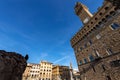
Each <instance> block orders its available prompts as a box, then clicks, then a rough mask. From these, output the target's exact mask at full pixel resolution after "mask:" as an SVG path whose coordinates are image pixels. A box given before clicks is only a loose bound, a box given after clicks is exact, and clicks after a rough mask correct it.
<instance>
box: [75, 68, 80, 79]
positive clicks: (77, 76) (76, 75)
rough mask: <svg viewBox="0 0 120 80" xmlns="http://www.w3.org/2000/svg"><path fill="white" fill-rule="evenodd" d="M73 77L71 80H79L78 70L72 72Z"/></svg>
mask: <svg viewBox="0 0 120 80" xmlns="http://www.w3.org/2000/svg"><path fill="white" fill-rule="evenodd" d="M73 76H74V79H73V80H80V73H79V71H78V70H73Z"/></svg>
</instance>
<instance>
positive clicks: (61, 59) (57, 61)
mask: <svg viewBox="0 0 120 80" xmlns="http://www.w3.org/2000/svg"><path fill="white" fill-rule="evenodd" d="M68 57H69V56H65V57H62V58H60V59H58V60H56V61H55V62H54V63H59V62H61V61H63V60H65V59H67V58H68Z"/></svg>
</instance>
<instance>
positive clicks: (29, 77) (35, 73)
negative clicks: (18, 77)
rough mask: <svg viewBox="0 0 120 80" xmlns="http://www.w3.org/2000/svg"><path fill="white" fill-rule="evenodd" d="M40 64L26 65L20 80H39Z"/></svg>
mask: <svg viewBox="0 0 120 80" xmlns="http://www.w3.org/2000/svg"><path fill="white" fill-rule="evenodd" d="M39 74H40V64H34V63H28V64H27V67H26V70H25V72H24V73H23V79H22V80H39V79H40V76H39Z"/></svg>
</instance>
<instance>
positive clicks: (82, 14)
mask: <svg viewBox="0 0 120 80" xmlns="http://www.w3.org/2000/svg"><path fill="white" fill-rule="evenodd" d="M75 13H76V15H77V16H79V18H80V20H81V21H82V23H83V24H86V23H87V22H88V21H89V20H90V18H92V16H93V15H92V14H91V13H90V11H89V9H88V8H87V7H86V6H85V5H83V4H82V3H80V2H77V3H76V5H75Z"/></svg>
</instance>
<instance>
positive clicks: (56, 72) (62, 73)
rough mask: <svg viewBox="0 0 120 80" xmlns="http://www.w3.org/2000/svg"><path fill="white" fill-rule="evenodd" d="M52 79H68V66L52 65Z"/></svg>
mask: <svg viewBox="0 0 120 80" xmlns="http://www.w3.org/2000/svg"><path fill="white" fill-rule="evenodd" d="M52 80H70V71H69V66H60V65H54V66H53V68H52Z"/></svg>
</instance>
